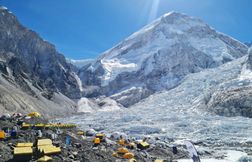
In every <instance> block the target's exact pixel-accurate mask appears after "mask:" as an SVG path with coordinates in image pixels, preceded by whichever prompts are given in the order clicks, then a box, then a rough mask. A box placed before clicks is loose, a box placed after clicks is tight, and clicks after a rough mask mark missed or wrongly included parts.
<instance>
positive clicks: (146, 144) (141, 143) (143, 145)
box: [137, 142, 150, 150]
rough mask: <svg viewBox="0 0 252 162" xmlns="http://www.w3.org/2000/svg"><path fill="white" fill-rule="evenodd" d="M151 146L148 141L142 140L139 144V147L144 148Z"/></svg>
mask: <svg viewBox="0 0 252 162" xmlns="http://www.w3.org/2000/svg"><path fill="white" fill-rule="evenodd" d="M149 147H150V144H148V143H147V142H140V143H139V144H137V148H139V149H141V150H143V149H147V148H149Z"/></svg>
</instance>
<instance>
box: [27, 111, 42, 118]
mask: <svg viewBox="0 0 252 162" xmlns="http://www.w3.org/2000/svg"><path fill="white" fill-rule="evenodd" d="M28 116H30V117H40V116H41V114H40V113H38V112H31V113H29V114H28Z"/></svg>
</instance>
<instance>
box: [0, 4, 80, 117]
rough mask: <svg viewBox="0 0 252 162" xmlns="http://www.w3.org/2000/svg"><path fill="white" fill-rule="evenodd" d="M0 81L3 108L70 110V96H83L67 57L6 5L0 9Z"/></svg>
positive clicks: (1, 106) (0, 106)
mask: <svg viewBox="0 0 252 162" xmlns="http://www.w3.org/2000/svg"><path fill="white" fill-rule="evenodd" d="M0 81H1V85H0V88H1V90H0V110H1V111H6V110H7V111H10V112H13V111H30V110H38V111H42V112H50V111H51V110H52V114H53V112H55V113H56V112H57V111H60V110H62V112H64V111H67V112H69V111H70V110H71V111H73V106H74V102H73V101H71V100H70V99H69V98H71V99H76V98H80V88H79V85H78V82H77V79H76V75H75V74H74V72H73V70H72V68H71V66H70V65H69V64H68V63H67V62H66V60H65V58H64V56H63V55H61V54H59V53H58V52H57V51H56V49H55V47H54V46H53V45H52V44H50V43H48V42H46V41H44V40H43V39H42V38H40V37H39V35H38V34H37V33H35V32H34V31H31V30H29V29H27V28H25V27H24V26H22V25H21V24H20V23H19V22H18V20H17V18H16V17H15V16H14V15H13V14H11V13H10V12H9V11H8V9H6V8H4V7H1V8H0ZM63 105H64V106H63ZM60 113H61V112H60Z"/></svg>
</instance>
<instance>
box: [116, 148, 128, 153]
mask: <svg viewBox="0 0 252 162" xmlns="http://www.w3.org/2000/svg"><path fill="white" fill-rule="evenodd" d="M116 152H117V153H119V154H126V153H129V150H128V149H126V148H123V147H121V148H119V149H117V151H116Z"/></svg>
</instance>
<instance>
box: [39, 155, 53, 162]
mask: <svg viewBox="0 0 252 162" xmlns="http://www.w3.org/2000/svg"><path fill="white" fill-rule="evenodd" d="M46 161H52V158H51V157H49V156H46V155H45V156H43V157H41V158H39V159H38V160H37V162H46Z"/></svg>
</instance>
